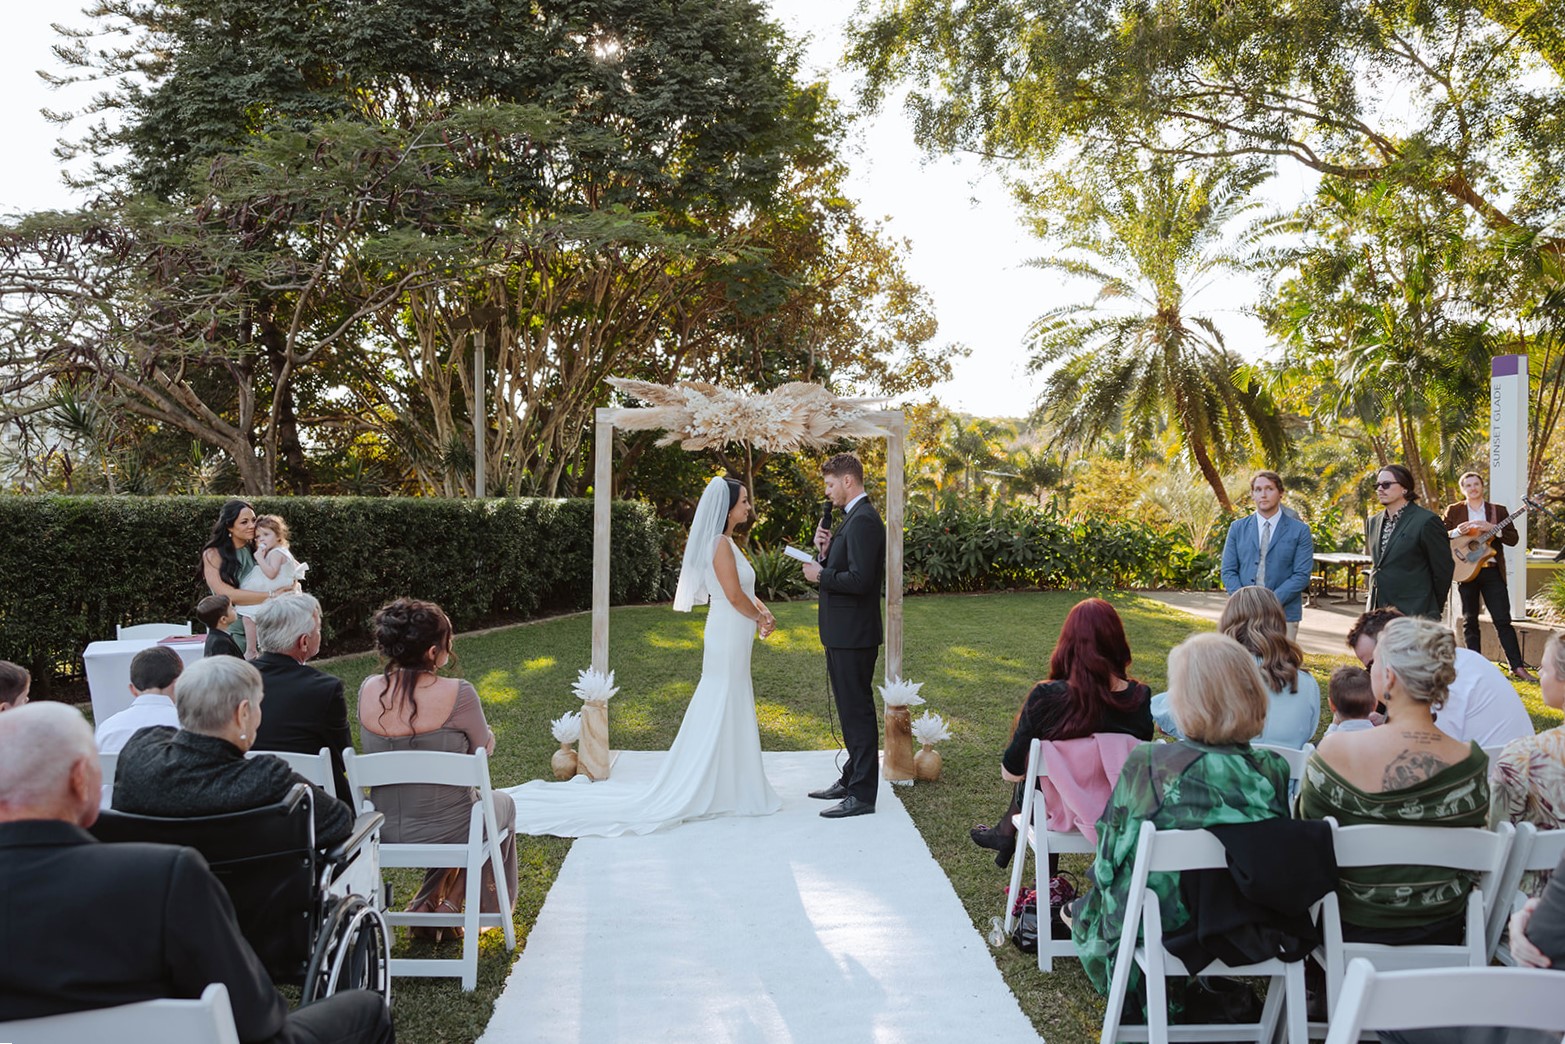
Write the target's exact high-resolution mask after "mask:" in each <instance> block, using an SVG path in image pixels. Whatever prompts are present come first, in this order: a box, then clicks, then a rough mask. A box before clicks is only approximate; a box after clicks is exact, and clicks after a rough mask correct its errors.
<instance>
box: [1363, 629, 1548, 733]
mask: <svg viewBox="0 0 1565 1044" xmlns="http://www.w3.org/2000/svg"><path fill="white" fill-rule="evenodd" d="M1401 616H1402V614H1401V613H1400V612H1399V611H1398V610H1396V609H1392V608H1389V607H1388V608H1384V609H1371V610H1370V611H1369V612H1367V613H1365V614H1363V615H1362V616H1360V617H1359V618H1358V620H1357V621H1356V622H1355V623H1354V624H1353V628H1352V630H1350V631H1348V648H1350V649H1352V650H1353V654H1354V655H1355V656H1357V657H1358V658H1359V662H1360V663H1362V664H1363V665H1364V666H1365V667H1370V666H1372V665H1373V664H1374V662H1375V643H1376V641H1378V640H1379V637H1380V632H1381V631H1383V630H1385V628H1386V625H1388V624H1389V623H1390V622H1391V621H1392V620H1396V619H1399V618H1400V617H1401ZM1435 725H1437V726H1438V727H1439V729H1440V731H1441V732H1444V733H1445V734H1446V735H1447V736H1450V737H1451V738H1452V739H1454V740H1460V741H1462V742H1463V743H1465V742H1467V741H1468V740H1472V741H1473V742H1475V743H1477V744H1478V745H1479V746H1480V747H1498V746H1502V745H1504V744H1506V743H1509V742H1510V741H1511V740H1513V739H1521V738H1522V737H1524V736H1531V735H1532V734H1533V731H1534V730H1533V727H1532V718H1530V717H1529V716H1528V715H1527V708H1526V707H1525V706H1523V705H1522V698H1521V697H1520V696H1519V695H1517V693H1516V688H1515V686H1513V685H1512V684H1511V683H1510V682H1508V681H1506V680H1505V675H1503V674H1501V673H1500V669H1499V668H1498V667H1496V666H1495V665H1494V664H1492V663H1490V662H1489V661H1488V660H1486V659H1484V657H1482V656H1481V655H1479V654H1478V653H1475V652H1473V651H1472V650H1471V649H1464V648H1460V647H1458V648H1457V650H1456V680H1455V681H1453V682H1452V683H1451V685H1450V689H1449V692H1448V694H1447V696H1446V701H1445V706H1443V707H1441V708H1440V713H1439V714H1438V715H1437V716H1436V717H1435Z"/></svg>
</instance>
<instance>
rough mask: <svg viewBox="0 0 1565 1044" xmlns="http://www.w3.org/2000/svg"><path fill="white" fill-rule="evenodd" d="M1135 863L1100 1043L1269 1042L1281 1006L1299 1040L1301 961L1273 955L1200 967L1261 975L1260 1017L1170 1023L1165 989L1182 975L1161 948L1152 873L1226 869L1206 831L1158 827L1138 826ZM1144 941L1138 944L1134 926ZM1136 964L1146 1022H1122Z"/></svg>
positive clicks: (1179, 964) (1296, 1043) (1292, 1037)
mask: <svg viewBox="0 0 1565 1044" xmlns="http://www.w3.org/2000/svg"><path fill="white" fill-rule="evenodd" d="M1136 841H1137V843H1136V862H1135V866H1134V867H1133V868H1132V870H1131V879H1130V896H1129V900H1128V902H1127V903H1126V905H1125V920H1124V923H1123V924H1122V926H1121V934H1120V938H1119V951H1118V952H1117V954H1116V955H1115V958H1114V974H1113V976H1112V977H1111V979H1110V981H1109V998H1108V1005H1107V1008H1106V1009H1105V1011H1104V1013H1103V1035H1102V1037H1101V1038H1100V1039H1101V1040H1102V1041H1104V1042H1105V1044H1108V1042H1113V1041H1121V1040H1146V1041H1152V1042H1154V1044H1164V1042H1167V1041H1171V1040H1200V1041H1207V1040H1257V1041H1270V1040H1272V1038H1273V1036H1274V1035H1275V1034H1276V1032H1277V1025H1278V1022H1279V1021H1280V1019H1281V1016H1282V1015H1283V1009H1284V1007H1286V1014H1287V1021H1286V1023H1285V1025H1286V1027H1287V1040H1288V1041H1289V1044H1305V1042H1306V1041H1307V1040H1308V1024H1307V1023H1306V1021H1305V1010H1304V1005H1305V999H1304V962H1303V961H1283V960H1281V959H1279V958H1272V959H1271V960H1266V961H1260V962H1258V963H1255V964H1244V965H1238V966H1230V965H1227V964H1224V963H1222V962H1221V961H1218V962H1215V963H1213V964H1209V965H1207V966H1206V967H1205V968H1203V969H1201V974H1202V975H1207V976H1224V977H1227V976H1239V975H1245V976H1249V975H1255V976H1260V975H1264V976H1268V977H1269V978H1270V979H1271V983H1270V985H1269V986H1268V987H1267V990H1266V1004H1265V1006H1264V1007H1263V1009H1262V1011H1261V1021H1260V1022H1259V1023H1257V1024H1255V1025H1250V1026H1246V1025H1232V1024H1207V1025H1187V1026H1173V1027H1171V1026H1169V1024H1168V990H1167V983H1166V981H1165V979H1166V977H1167V976H1170V975H1189V974H1190V972H1189V971H1188V970H1187V969H1186V968H1185V964H1184V962H1183V961H1181V960H1180V959H1179V958H1177V957H1175V956H1174V955H1173V954H1171V953H1169V952H1168V951H1167V950H1166V949H1164V947H1163V910H1162V906H1161V904H1160V902H1159V900H1158V897H1157V893H1156V892H1154V891H1152V890H1151V889H1150V888H1148V887H1147V878H1148V876H1149V875H1151V874H1154V873H1163V872H1180V873H1182V872H1184V871H1187V870H1224V871H1226V870H1227V869H1228V853H1227V850H1226V849H1224V848H1223V844H1222V842H1221V841H1219V840H1217V838H1216V837H1214V836H1213V835H1212V834H1211V833H1210V832H1208V831H1205V830H1158V829H1157V828H1156V827H1155V826H1153V825H1152V824H1151V823H1142V824H1141V831H1140V834H1139V836H1138V837H1137V839H1136ZM1138 925H1139V927H1140V932H1139V934H1140V936H1141V938H1142V939H1143V940H1145V941H1144V942H1142V943H1140V944H1138V943H1137V941H1136V940H1137V935H1138V932H1137V927H1138ZM1132 966H1135V967H1139V968H1140V969H1141V973H1142V975H1143V976H1144V977H1145V979H1146V985H1147V1024H1146V1026H1144V1027H1142V1026H1124V1025H1122V1024H1121V1022H1122V1020H1123V1018H1124V1007H1125V1001H1126V999H1127V997H1128V994H1129V988H1130V969H1131V967H1132Z"/></svg>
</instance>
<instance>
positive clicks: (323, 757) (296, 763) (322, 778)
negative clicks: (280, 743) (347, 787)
mask: <svg viewBox="0 0 1565 1044" xmlns="http://www.w3.org/2000/svg"><path fill="white" fill-rule="evenodd" d="M262 754H267V755H270V756H271V757H274V758H282V759H283V760H284V761H286V762H287V763H288V767H289V768H291V769H293V770H294V771H295V772H297V773H298V774H299V775H301V776H303V777H304V778H305V779H307V780H309V781H310V785H311V786H316V787H320V788H321V789H322V790H324V791H326V793H328V794H330V795H332V796H333V797H336V795H337V781H336V780H335V779H333V778H332V769H331V751H330V750H328V749H327V748H325V747H322V748H321V749H320V750H318V751H316V752H315V753H314V754H298V753H295V752H294V751H291V750H252V751H250V752H248V753H247V754H245V757H247V758H258V757H260V756H261V755H262Z"/></svg>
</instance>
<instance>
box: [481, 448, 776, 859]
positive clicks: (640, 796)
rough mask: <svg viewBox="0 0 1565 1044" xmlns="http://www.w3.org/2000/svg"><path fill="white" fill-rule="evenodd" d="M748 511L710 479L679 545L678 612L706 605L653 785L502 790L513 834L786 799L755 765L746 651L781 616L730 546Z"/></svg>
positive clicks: (746, 812) (767, 806)
mask: <svg viewBox="0 0 1565 1044" xmlns="http://www.w3.org/2000/svg"><path fill="white" fill-rule="evenodd" d="M749 517H750V494H749V491H748V490H746V489H745V488H744V486H743V485H742V484H740V483H739V482H737V481H736V480H734V479H731V478H715V479H713V480H712V481H711V482H709V483H707V487H706V490H705V491H704V492H703V493H702V494H701V503H700V504H699V505H698V506H697V508H696V517H695V521H693V522H692V523H691V524H690V536H689V538H688V539H687V540H686V542H685V559H684V564H683V565H682V566H681V568H680V572H679V586H678V588H677V589H676V590H675V592H674V610H675V611H676V612H682V613H688V612H689V611H690V609H691V607H692V606H694V605H696V604H697V603H700V602H706V601H710V602H711V604H712V608H711V610H710V611H709V612H708V613H707V618H706V632H705V642H706V645H705V651H704V653H703V654H702V660H701V681H700V684H698V685H697V686H696V691H695V695H694V696H692V697H691V698H690V706H689V707H687V708H686V709H685V720H684V721H683V722H681V723H680V726H679V735H678V736H676V737H675V738H674V745H673V746H672V747H671V748H669V752H668V754H667V756H665V757H664V759H663V763H662V765H661V767H660V768H659V769H658V773H657V776H656V777H655V778H653V780H652V782H651V783H650V784H643V783H623V782H620V781H617V780H614V779H609V780H605V781H603V782H600V783H593V784H590V785H588V784H584V783H582V782H579V781H573V782H568V783H546V782H544V781H542V780H534V781H533V782H531V783H525V784H523V785H522V786H520V787H515V788H513V789H511V790H510V791H509V792H508V793H510V794H511V796H512V797H513V798H514V799H515V800H516V831H517V833H520V834H555V835H557V836H560V837H615V836H618V835H620V834H627V833H628V834H646V833H650V832H651V831H654V830H657V829H659V828H661V827H666V826H672V825H674V824H676V823H682V822H684V821H685V820H688V819H701V818H704V817H706V816H722V815H732V816H766V815H771V814H772V813H773V812H776V811H777V810H778V809H779V808H780V807H782V801H781V800H780V799H779V798H778V797H777V793H776V791H774V790H772V787H771V784H770V783H768V782H767V781H766V773H765V771H764V770H763V769H762V767H761V737H760V731H759V729H758V727H757V725H756V721H755V696H754V693H753V692H752V690H751V687H750V649H751V646H752V645H753V644H754V641H755V636H756V633H757V629H759V632H760V636H761V637H762V638H765V637H766V636H767V635H769V634H771V633H772V631H773V630H775V629H776V627H777V620H776V618H775V617H773V616H772V614H771V613H770V612H769V611H768V610H767V608H766V606H765V605H763V604H762V603H761V601H760V600H759V599H758V598H756V597H755V570H754V569H753V568H751V566H750V563H749V561H748V560H747V559H746V558H745V557H744V555H743V554H741V553H740V551H739V549H738V547H736V546H735V545H734V542H733V537H732V534H733V531H734V527H735V526H736V525H738V524H739V523H741V522H743V521H745V520H746V519H747V518H749Z"/></svg>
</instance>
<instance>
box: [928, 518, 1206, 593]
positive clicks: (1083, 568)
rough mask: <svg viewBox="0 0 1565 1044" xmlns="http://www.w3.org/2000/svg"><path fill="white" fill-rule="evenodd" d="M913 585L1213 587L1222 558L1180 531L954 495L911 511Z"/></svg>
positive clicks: (977, 588) (955, 587)
mask: <svg viewBox="0 0 1565 1044" xmlns="http://www.w3.org/2000/svg"><path fill="white" fill-rule="evenodd" d="M903 547H904V559H903V561H904V567H903V568H904V573H905V582H906V585H907V590H908V591H910V592H926V593H934V592H940V591H990V590H998V589H1003V588H1019V587H1039V588H1066V589H1069V588H1079V589H1086V590H1119V589H1126V588H1159V587H1164V588H1171V587H1177V588H1207V587H1212V586H1214V585H1215V584H1216V582H1217V573H1218V567H1219V565H1220V563H1219V562H1218V561H1217V560H1216V559H1215V558H1213V556H1211V555H1207V554H1203V553H1202V552H1199V551H1197V550H1196V549H1195V548H1193V547H1191V546H1190V542H1189V541H1188V540H1187V539H1185V538H1184V536H1182V535H1180V534H1179V533H1177V532H1174V531H1167V530H1162V529H1157V528H1155V527H1153V526H1149V525H1147V524H1145V523H1143V522H1134V521H1122V520H1118V519H1105V518H1099V517H1095V516H1086V517H1079V518H1066V517H1063V516H1060V515H1057V514H1054V513H1053V512H1051V511H1047V510H1043V509H1040V508H1035V507H1032V506H1029V505H1021V504H1000V505H997V506H996V507H994V508H992V509H987V508H983V507H978V506H968V505H959V504H953V503H947V504H945V505H943V506H941V507H938V508H929V507H915V508H913V509H912V510H910V511H909V512H908V520H907V528H906V537H905V543H904V545H903Z"/></svg>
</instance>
